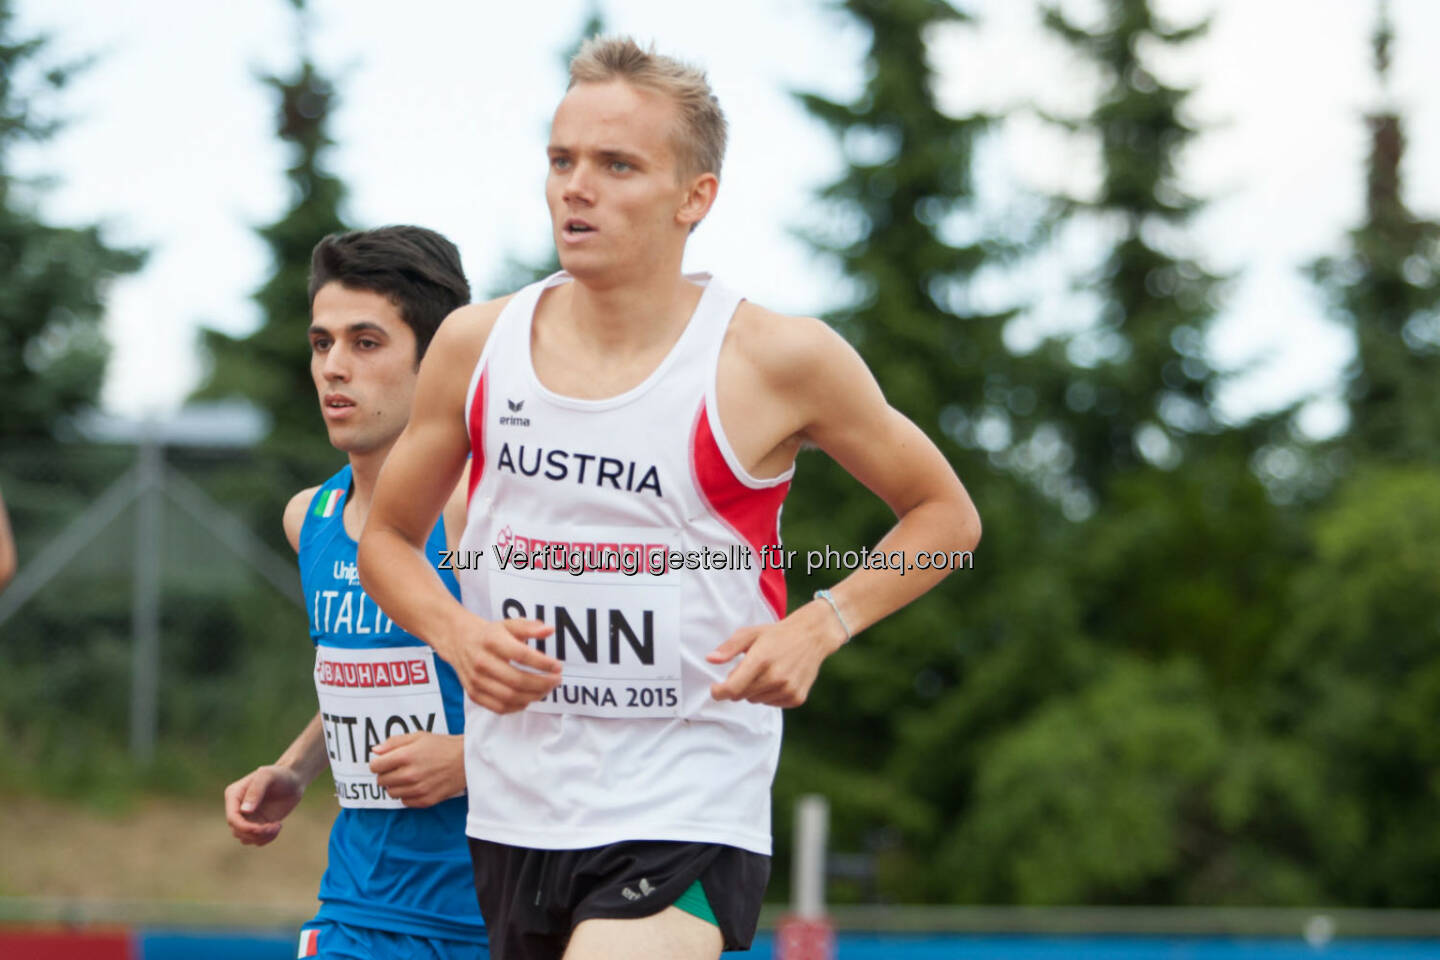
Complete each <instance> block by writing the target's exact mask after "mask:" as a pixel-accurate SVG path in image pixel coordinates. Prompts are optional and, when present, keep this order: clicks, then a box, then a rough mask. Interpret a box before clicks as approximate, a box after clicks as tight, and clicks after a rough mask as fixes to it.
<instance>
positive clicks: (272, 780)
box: [225, 764, 305, 847]
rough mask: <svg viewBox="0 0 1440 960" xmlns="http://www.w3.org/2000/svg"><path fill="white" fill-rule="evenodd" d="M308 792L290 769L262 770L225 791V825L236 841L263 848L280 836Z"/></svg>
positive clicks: (266, 768)
mask: <svg viewBox="0 0 1440 960" xmlns="http://www.w3.org/2000/svg"><path fill="white" fill-rule="evenodd" d="M304 792H305V785H304V784H303V783H301V782H300V777H299V775H297V774H296V773H295V771H294V770H291V769H290V768H289V767H282V766H279V765H278V764H271V765H270V766H266V767H258V768H256V769H255V770H253V771H251V772H250V773H249V774H247V775H246V776H243V777H241V778H240V779H239V780H236V781H235V782H234V783H232V784H230V786H228V787H226V788H225V822H226V823H228V824H230V832H231V833H233V834H234V835H235V839H236V840H239V841H240V842H241V843H243V844H246V845H247V846H256V847H263V846H265V844H267V843H269V842H270V841H271V840H274V839H275V838H276V837H278V836H279V835H280V827H281V826H282V824H281V822H280V821H282V820H284V819H285V818H286V817H287V816H289V815H290V811H291V810H294V809H295V805H296V804H297V803H299V802H300V796H301V795H302V794H303V793H304Z"/></svg>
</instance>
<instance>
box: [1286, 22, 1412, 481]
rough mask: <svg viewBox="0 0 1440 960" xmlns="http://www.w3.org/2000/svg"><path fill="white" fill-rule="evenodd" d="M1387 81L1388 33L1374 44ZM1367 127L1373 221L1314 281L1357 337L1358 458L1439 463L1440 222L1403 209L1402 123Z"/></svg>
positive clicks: (1371, 120)
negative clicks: (1368, 133)
mask: <svg viewBox="0 0 1440 960" xmlns="http://www.w3.org/2000/svg"><path fill="white" fill-rule="evenodd" d="M1375 42H1376V61H1377V65H1378V67H1379V69H1380V72H1381V79H1382V81H1383V80H1385V79H1386V77H1385V74H1386V71H1387V70H1388V66H1389V53H1388V49H1389V42H1390V34H1389V28H1388V25H1386V24H1382V26H1381V29H1380V30H1379V31H1378V32H1377V34H1376V38H1375ZM1366 119H1367V124H1368V126H1369V132H1370V157H1369V163H1368V172H1367V181H1368V182H1367V189H1366V211H1365V220H1364V222H1363V223H1361V224H1360V226H1359V227H1357V228H1356V229H1354V230H1352V231H1351V232H1350V243H1349V249H1348V250H1347V251H1346V252H1345V253H1344V254H1342V255H1341V256H1338V257H1330V258H1326V259H1322V260H1320V261H1318V262H1317V263H1315V264H1314V265H1313V267H1312V275H1313V276H1314V278H1315V279H1316V281H1317V282H1318V283H1319V284H1320V286H1321V288H1322V289H1323V290H1324V291H1325V293H1326V294H1327V296H1328V299H1329V301H1330V306H1331V312H1332V314H1333V315H1334V316H1335V317H1336V318H1337V319H1338V320H1339V321H1340V322H1341V323H1343V324H1345V326H1346V327H1348V328H1349V329H1350V330H1352V331H1353V332H1354V335H1355V348H1356V349H1355V353H1356V356H1355V363H1354V365H1353V366H1352V368H1351V369H1350V370H1349V371H1348V380H1349V382H1348V384H1347V387H1346V400H1347V401H1348V402H1349V406H1350V418H1351V428H1350V430H1349V431H1348V433H1347V434H1346V436H1345V439H1344V440H1343V441H1342V446H1344V447H1345V448H1346V449H1347V450H1348V451H1349V452H1350V453H1351V454H1352V455H1353V456H1355V457H1363V458H1366V459H1371V460H1382V461H1387V462H1390V463H1416V462H1425V463H1432V464H1433V463H1437V462H1440V222H1437V221H1435V220H1429V219H1424V218H1422V217H1419V216H1416V215H1415V214H1414V213H1412V212H1411V211H1410V209H1409V208H1408V207H1407V206H1406V204H1405V198H1404V196H1403V183H1402V180H1401V164H1402V162H1403V160H1404V153H1405V133H1404V124H1403V122H1402V118H1401V117H1400V115H1399V113H1398V112H1396V111H1395V110H1394V109H1393V108H1386V109H1382V110H1379V111H1376V112H1375V113H1372V114H1371V115H1370V116H1369V117H1367V118H1366Z"/></svg>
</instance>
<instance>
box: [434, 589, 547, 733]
mask: <svg viewBox="0 0 1440 960" xmlns="http://www.w3.org/2000/svg"><path fill="white" fill-rule="evenodd" d="M554 632H555V628H554V627H549V626H546V625H545V624H543V623H541V622H540V621H539V620H515V619H511V620H501V621H499V622H494V621H490V620H481V619H480V618H479V617H476V616H474V615H473V614H469V613H467V614H465V619H464V620H463V621H462V622H461V625H460V626H459V628H458V629H457V630H456V631H455V633H454V634H452V637H451V639H450V640H449V641H448V642H443V643H440V644H437V645H436V648H435V649H436V652H438V653H439V654H440V656H441V657H443V658H444V659H445V660H446V662H448V663H449V664H450V666H452V667H454V668H455V673H456V675H457V676H458V677H459V678H460V685H461V686H463V687H464V688H465V692H466V693H467V694H468V695H469V697H470V699H471V700H474V701H475V702H476V703H478V704H479V705H480V706H482V707H484V708H486V709H487V710H493V711H494V712H496V713H514V712H515V711H517V710H524V709H525V708H526V707H527V706H529V705H530V704H531V703H533V702H535V701H536V700H539V699H541V698H542V697H544V696H546V695H547V694H549V693H550V691H551V690H554V689H555V688H556V687H557V686H559V685H560V668H561V664H560V661H559V660H556V659H555V658H554V657H550V656H546V655H545V654H543V653H541V652H540V651H538V650H536V649H535V648H533V647H531V646H530V645H529V644H528V643H526V642H525V641H527V640H532V639H540V638H543V637H548V636H550V634H552V633H554ZM516 664H520V665H523V666H526V667H530V668H533V670H538V671H540V672H539V673H534V672H531V671H529V670H521V669H519V667H517V666H516Z"/></svg>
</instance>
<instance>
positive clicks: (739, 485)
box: [456, 272, 794, 854]
mask: <svg viewBox="0 0 1440 960" xmlns="http://www.w3.org/2000/svg"><path fill="white" fill-rule="evenodd" d="M687 279H689V280H691V281H692V282H695V283H697V284H703V285H704V291H703V294H702V296H701V298H700V302H699V304H698V305H697V306H696V308H695V312H694V314H693V316H692V317H691V318H690V321H689V323H688V325H687V326H686V327H685V330H684V332H683V333H682V334H681V336H680V339H679V340H678V341H677V342H676V343H675V345H674V346H673V347H672V348H671V350H670V352H669V354H668V355H667V356H666V357H665V359H664V360H663V361H661V363H660V365H659V367H657V368H656V369H655V371H654V372H653V373H652V374H651V375H650V376H649V377H647V378H646V379H645V381H644V382H643V383H641V384H639V385H638V386H636V387H634V388H633V389H631V390H628V391H626V392H625V393H623V394H620V395H619V396H615V397H610V398H607V399H604V400H580V399H575V398H572V397H565V396H560V395H558V394H555V393H552V392H551V391H549V390H547V389H546V388H545V387H544V386H543V385H541V383H540V381H539V379H538V378H537V377H536V375H535V369H534V366H533V364H532V362H531V356H530V339H531V337H530V334H531V324H532V322H533V318H534V315H535V306H536V304H537V303H538V302H539V300H540V297H541V294H542V293H543V292H544V290H546V289H547V288H549V287H553V286H556V285H558V284H561V283H565V282H568V281H570V277H569V276H568V275H567V274H565V273H563V272H561V273H557V274H555V275H553V276H551V277H549V278H547V279H546V280H544V281H541V282H539V283H535V284H532V285H530V286H528V287H526V288H525V289H523V290H521V291H520V292H519V293H517V294H516V295H515V296H514V297H513V298H512V299H511V300H510V302H509V303H508V304H507V305H506V306H505V309H504V310H503V311H502V312H501V314H500V316H499V318H498V319H497V320H496V322H495V326H494V329H493V330H492V331H491V333H490V337H489V340H488V341H487V342H486V345H485V349H484V352H483V353H482V354H481V356H480V359H479V361H478V363H477V364H476V369H475V373H474V375H473V376H472V377H471V381H470V386H469V391H468V393H467V397H466V410H467V428H468V430H469V434H470V443H471V450H472V456H473V461H472V465H471V476H470V483H471V488H470V498H469V512H468V515H467V519H466V526H465V533H464V536H463V537H462V539H461V545H460V546H461V552H460V554H459V556H458V557H457V564H456V566H457V567H465V568H467V569H461V570H459V571H457V577H458V579H459V581H460V589H461V599H462V602H463V603H464V604H465V606H466V607H467V608H468V609H470V610H472V611H474V612H475V613H477V614H479V615H480V616H482V617H485V618H486V619H491V620H500V619H504V618H508V617H531V618H535V619H538V620H543V621H544V622H545V623H547V624H549V625H550V626H553V627H555V631H556V632H555V633H554V634H552V635H551V636H550V637H549V638H547V639H546V640H545V641H543V642H538V643H537V642H533V641H532V645H535V646H538V647H540V648H541V649H543V650H544V651H545V652H546V653H549V654H550V655H552V656H555V657H557V658H558V659H560V660H561V661H562V662H563V663H564V681H563V683H562V684H561V686H560V687H559V688H557V690H556V691H555V692H554V693H553V694H551V695H550V696H549V697H548V698H547V699H545V700H543V701H539V702H537V703H533V704H531V705H530V706H529V707H527V708H526V709H525V710H523V711H520V712H519V713H513V714H507V715H504V716H501V715H498V714H495V713H492V712H491V711H489V710H487V709H485V708H483V707H480V706H478V705H477V704H475V703H474V702H472V701H468V700H467V702H466V709H465V768H466V776H467V779H468V787H469V796H470V814H469V819H468V822H467V832H468V833H469V834H470V835H471V836H473V837H477V838H480V839H484V840H491V841H495V842H498V843H506V844H511V845H515V846H524V847H540V848H549V849H575V848H582V847H593V846H599V845H602V844H608V843H616V842H620V841H623V840H681V841H696V842H707V843H724V844H729V845H731V846H736V847H741V848H743V849H746V850H752V851H755V852H757V853H764V854H768V853H769V852H770V787H771V782H772V780H773V779H774V775H775V766H776V763H777V761H778V759H779V754H780V733H781V713H780V710H779V709H777V708H774V707H768V706H763V705H759V704H752V703H735V702H728V701H727V702H719V701H716V700H714V699H713V698H712V697H711V696H710V685H711V684H712V683H715V682H717V681H719V680H722V679H724V677H725V676H726V675H727V674H728V673H729V672H730V670H732V669H733V668H734V666H735V664H736V663H737V662H738V661H733V662H731V663H729V664H722V665H719V666H716V665H712V664H710V663H707V662H706V660H705V655H706V654H707V653H709V652H710V651H711V650H713V649H715V647H717V646H718V645H719V644H720V643H721V642H723V641H724V640H725V639H727V638H728V637H729V636H730V635H731V634H732V633H733V632H734V631H735V630H736V629H738V628H740V627H743V626H751V625H757V624H764V623H770V622H773V621H775V620H777V619H779V618H781V617H783V616H784V615H785V580H784V573H783V570H781V569H779V565H778V563H776V564H774V567H775V568H774V569H762V567H763V566H765V564H762V552H761V548H762V547H763V546H765V545H771V544H773V545H778V544H779V542H780V535H779V525H780V507H781V502H782V501H783V500H784V498H785V494H786V492H787V491H788V490H789V488H790V477H791V475H792V473H793V472H794V468H793V467H792V468H791V469H790V470H789V471H787V472H786V473H785V474H784V475H783V476H780V477H775V478H772V479H764V480H761V479H756V478H755V477H752V476H750V475H749V474H748V473H747V472H746V471H745V469H744V467H743V466H741V464H740V463H739V461H738V460H737V459H736V457H735V453H734V451H733V450H732V449H731V447H730V444H729V442H728V441H727V440H726V437H725V432H724V430H723V429H722V427H721V425H720V417H719V413H718V408H717V406H716V400H715V372H716V366H717V362H718V359H719V354H720V344H721V342H722V341H723V339H724V337H725V331H726V329H727V327H728V326H729V323H730V318H731V317H732V316H733V315H734V313H735V308H736V307H737V306H738V305H739V303H740V300H741V298H740V296H739V295H738V294H736V293H734V292H732V291H730V290H727V289H726V288H725V287H723V286H722V285H720V284H718V283H716V282H714V281H713V280H711V279H710V277H709V276H708V275H704V274H701V275H697V276H691V277H688V278H687ZM770 556H775V554H770Z"/></svg>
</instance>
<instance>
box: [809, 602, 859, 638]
mask: <svg viewBox="0 0 1440 960" xmlns="http://www.w3.org/2000/svg"><path fill="white" fill-rule="evenodd" d="M815 599H816V600H824V601H825V602H826V603H828V604H830V609H831V610H834V611H835V619H836V620H839V621H840V629H841V630H844V631H845V642H846V643H849V642H850V638H851V637H853V636H854V634H853V633H851V632H850V624H848V623H846V622H845V617H844V615H843V614H841V612H840V607H839V605H838V604H836V603H835V598H834V597H832V596H830V591H829V590H816V591H815Z"/></svg>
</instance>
